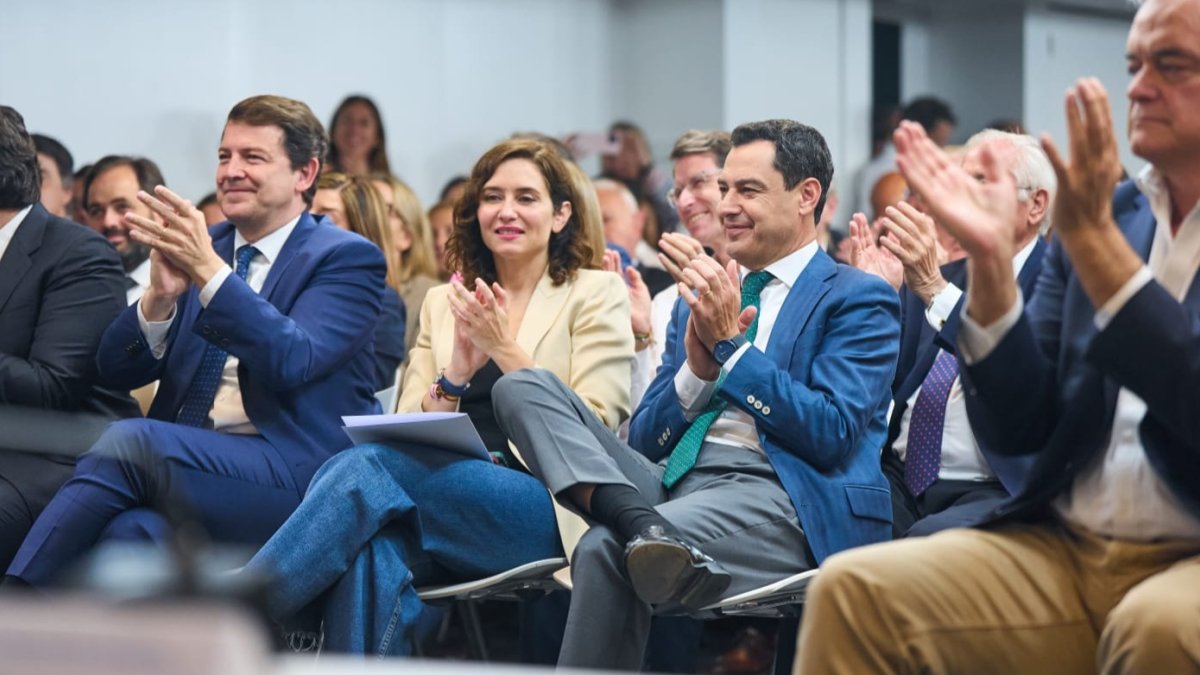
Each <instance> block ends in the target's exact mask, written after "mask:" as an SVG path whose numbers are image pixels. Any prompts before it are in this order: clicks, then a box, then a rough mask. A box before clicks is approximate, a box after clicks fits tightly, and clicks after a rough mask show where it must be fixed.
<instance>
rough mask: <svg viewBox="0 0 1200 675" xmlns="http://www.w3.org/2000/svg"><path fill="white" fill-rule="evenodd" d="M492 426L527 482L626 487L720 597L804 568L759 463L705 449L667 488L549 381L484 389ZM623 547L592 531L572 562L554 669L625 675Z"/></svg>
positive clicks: (643, 617)
mask: <svg viewBox="0 0 1200 675" xmlns="http://www.w3.org/2000/svg"><path fill="white" fill-rule="evenodd" d="M492 401H493V406H494V408H495V413H496V420H497V422H498V423H499V424H500V427H501V428H502V429H503V430H504V433H505V434H506V435H507V436H508V438H509V439H511V440H512V441H513V442H514V443H515V444H516V446H517V447H518V448H520V450H521V455H522V457H523V458H524V459H525V461H526V463H527V464H528V465H529V468H530V470H531V471H532V472H533V474H534V475H535V476H537V477H538V478H540V479H541V480H542V482H543V483H545V484H546V487H547V488H549V490H550V491H551V492H552V493H554V494H555V495H556V496H558V498H559V500H560V501H562V502H563V503H564V504H567V505H568V506H572V507H573V505H570V504H569V503H568V502H567V501H566V497H565V495H564V494H563V492H564V491H565V490H567V489H568V488H570V487H572V486H574V485H580V484H591V485H604V484H620V485H629V486H631V487H634V488H636V489H637V490H638V491H639V492H641V493H642V494H643V495H644V496H645V497H646V499H647V500H649V501H650V503H651V504H653V505H654V506H655V508H656V509H657V510H658V512H659V513H661V514H662V515H663V517H665V518H666V519H667V520H668V521H670V523H671V524H672V525H674V526H675V527H676V528H677V529H678V530H679V532H680V534H681V535H682V536H683V537H684V538H686V539H687V540H688V541H689V542H690V543H692V544H694V545H696V546H697V547H699V548H700V549H701V550H702V551H704V552H705V553H707V554H708V555H710V556H712V557H713V559H715V560H716V561H717V562H719V563H720V564H721V565H722V566H723V567H724V568H725V569H726V571H728V572H729V573H730V575H732V577H733V582H732V584H731V585H730V587H729V590H728V591H727V592H726V594H727V596H729V595H735V594H738V593H743V592H745V591H748V590H751V589H754V588H757V587H759V586H763V585H765V584H768V583H771V582H773V581H778V580H780V579H783V578H785V577H788V576H791V575H793V574H796V573H798V572H802V571H804V570H806V569H809V568H811V567H812V562H811V560H810V558H809V554H808V553H807V552H806V551H807V546H806V544H805V541H804V532H803V531H802V530H801V529H800V522H799V518H798V517H797V516H796V510H795V508H794V507H793V506H792V502H791V500H790V499H789V498H788V495H787V493H786V492H785V491H784V489H783V486H782V485H781V484H780V482H779V479H778V477H776V475H775V470H774V469H773V468H772V467H771V464H770V462H769V461H768V460H767V458H766V457H764V456H763V455H761V454H760V453H758V452H755V451H753V450H749V449H744V448H735V447H732V446H727V445H720V444H716V443H705V444H704V445H703V446H702V447H701V449H700V456H699V458H698V460H697V463H696V466H695V468H693V469H692V470H691V471H689V472H688V473H687V474H686V475H685V476H684V477H683V478H682V479H680V480H679V482H677V483H676V484H675V485H674V486H673V487H672V488H671V489H670V490H667V489H666V488H664V487H663V484H662V474H663V470H664V466H665V463H666V462H665V460H664V461H663V462H661V463H658V464H656V463H654V462H652V461H650V460H649V459H647V458H646V457H645V456H644V455H642V454H641V453H639V452H637V451H636V450H634V449H633V448H630V447H629V446H628V445H626V444H625V443H624V442H622V441H621V440H620V439H618V438H617V437H616V435H615V434H613V433H612V432H611V431H609V430H608V428H607V427H605V426H604V425H603V424H602V423H601V422H600V421H599V420H598V419H597V418H596V416H595V415H594V414H593V413H592V411H591V410H590V409H589V408H588V407H587V406H586V405H585V404H584V403H583V401H582V400H580V398H579V397H578V396H577V395H576V394H575V393H574V392H573V391H571V390H570V389H569V388H568V387H567V386H566V385H565V384H563V383H562V382H561V381H560V380H559V379H558V378H557V377H555V376H554V374H552V373H550V372H548V371H545V370H536V369H531V370H521V371H517V372H515V373H511V374H509V375H506V376H504V377H503V378H501V379H500V380H499V381H498V382H497V383H496V385H495V387H494V388H493V389H492ZM624 550H625V541H624V540H622V539H621V538H620V537H618V536H617V535H616V534H615V533H614V532H612V531H611V530H610V529H609V528H607V527H605V526H602V525H596V526H593V527H592V528H591V529H590V530H588V532H587V534H585V535H584V536H583V538H582V539H581V540H580V542H579V545H578V546H577V547H576V548H575V553H574V555H573V556H572V558H571V578H572V580H573V581H574V585H575V588H574V590H573V592H572V594H571V611H570V614H569V616H568V618H567V627H566V634H565V636H564V639H563V647H562V652H561V653H560V654H559V660H558V663H559V665H560V666H570V667H579V668H609V669H626V670H636V669H638V668H640V667H641V664H642V657H643V653H644V651H645V648H646V639H647V636H648V635H649V631H650V617H651V613H652V609H651V607H650V605H648V604H646V603H645V602H642V600H641V599H639V598H638V597H637V595H636V594H635V593H634V592H633V588H632V586H631V585H630V583H629V581H628V579H627V578H626V576H625V559H624Z"/></svg>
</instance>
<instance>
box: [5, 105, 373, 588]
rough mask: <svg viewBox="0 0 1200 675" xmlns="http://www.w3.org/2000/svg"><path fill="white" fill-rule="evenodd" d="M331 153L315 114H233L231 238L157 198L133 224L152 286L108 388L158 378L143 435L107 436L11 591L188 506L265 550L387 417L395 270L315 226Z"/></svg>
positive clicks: (133, 315) (119, 344) (291, 108)
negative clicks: (380, 350)
mask: <svg viewBox="0 0 1200 675" xmlns="http://www.w3.org/2000/svg"><path fill="white" fill-rule="evenodd" d="M325 148H326V139H325V133H324V130H323V128H322V127H321V123H320V122H319V121H318V120H317V119H316V117H315V116H313V114H312V111H311V110H309V108H308V106H306V105H305V104H304V103H301V102H299V101H294V100H291V99H286V98H282V97H277V96H256V97H253V98H249V99H246V100H244V101H242V102H241V103H238V104H237V105H236V106H234V108H233V110H232V111H231V112H230V114H229V118H228V121H227V122H226V125H225V130H224V132H223V134H222V137H221V145H220V149H219V151H218V160H219V163H218V168H217V193H218V197H219V199H220V204H221V210H222V211H223V212H224V213H225V215H226V216H227V217H228V218H229V222H225V223H221V224H218V225H216V226H214V227H213V228H212V229H211V230H210V229H208V228H207V227H206V226H205V223H204V217H203V215H202V214H201V213H200V211H199V210H197V209H196V208H195V207H193V206H192V204H191V203H190V202H188V201H186V200H183V199H181V198H179V197H178V196H177V195H175V194H174V193H172V192H171V191H169V190H167V189H166V188H164V187H159V188H158V189H157V190H156V191H155V192H156V194H155V195H149V194H146V193H144V192H143V193H140V194H139V195H138V198H139V199H140V200H142V201H143V202H144V203H145V204H147V205H148V206H149V207H150V208H151V209H153V210H154V211H155V212H156V213H157V214H159V215H160V216H162V218H163V220H162V222H159V221H155V220H150V219H148V218H145V217H142V216H137V215H133V214H128V215H127V216H126V219H127V221H128V223H129V225H130V227H131V235H130V236H131V237H133V238H134V239H135V240H136V241H138V242H139V243H142V244H145V245H146V246H149V247H150V249H151V251H152V252H151V261H152V262H151V265H152V269H151V280H150V287H149V288H148V289H147V290H146V293H145V294H144V295H143V296H142V298H141V300H140V301H139V302H138V303H136V304H134V305H132V306H130V307H129V308H128V309H126V310H125V311H124V312H123V313H122V314H121V315H120V316H119V317H118V318H117V319H116V320H115V321H114V322H113V324H112V325H111V326H109V328H108V330H107V331H106V332H105V334H104V337H103V338H102V340H101V344H100V351H99V354H98V356H97V363H98V366H99V371H100V377H101V379H102V380H103V381H104V382H106V383H107V384H109V385H111V386H114V387H118V388H121V389H131V388H134V387H139V386H142V385H145V384H148V383H150V382H152V381H154V380H159V382H160V384H159V388H158V392H157V395H156V396H155V399H154V403H153V405H152V406H151V408H150V411H149V416H148V417H149V419H144V420H143V419H138V420H126V421H122V422H118V423H115V424H113V425H112V426H110V427H109V429H108V430H107V431H106V432H105V433H104V435H103V436H101V437H100V439H99V440H98V441H97V442H96V444H95V445H94V446H93V447H92V449H91V450H90V451H89V452H88V453H87V454H85V455H84V456H82V457H81V458H80V460H79V463H78V465H77V468H76V471H75V475H74V477H73V478H72V479H71V480H70V481H68V482H67V484H66V485H64V486H63V488H62V489H61V490H60V491H59V493H58V494H57V495H56V496H55V497H54V499H53V500H52V501H51V502H50V504H49V505H48V506H47V507H46V509H45V511H43V513H42V515H41V516H40V517H39V518H38V520H37V521H36V523H35V524H34V526H33V529H32V531H31V532H30V533H29V535H28V536H27V537H26V539H25V542H24V543H23V544H22V546H21V548H20V550H19V551H18V553H17V556H16V559H15V560H14V562H13V563H12V566H11V567H10V568H9V569H8V575H9V577H8V583H18V584H19V583H24V584H28V585H34V586H38V585H44V584H47V583H51V582H52V581H53V579H54V577H55V576H56V575H57V573H58V572H60V571H61V570H62V569H63V568H64V567H65V566H67V565H69V564H70V563H71V562H73V561H74V560H76V559H77V558H78V557H79V556H80V555H82V554H83V553H85V552H86V551H87V550H88V549H89V548H90V547H91V546H93V545H94V544H95V543H96V542H97V541H98V540H100V539H102V538H160V537H161V536H163V534H164V533H165V530H166V523H165V521H164V520H163V518H162V517H161V516H160V515H159V513H158V512H157V511H156V510H155V509H154V507H155V506H157V505H161V504H164V503H168V502H173V503H183V504H186V505H188V506H190V507H191V509H190V510H191V511H192V512H193V514H194V516H195V517H196V518H197V519H199V521H200V522H201V523H202V524H203V525H204V526H205V527H206V528H207V529H208V531H209V533H210V534H211V535H212V536H213V537H214V538H215V539H218V540H222V541H230V542H243V543H248V544H258V543H262V542H263V541H265V540H266V539H267V538H268V537H269V536H270V534H271V533H272V532H273V531H274V530H275V529H276V527H278V525H279V524H280V523H282V522H283V521H284V520H285V519H286V518H287V516H288V515H289V514H290V513H291V512H292V510H293V509H294V508H295V507H296V505H297V504H299V502H300V498H301V496H302V495H303V494H304V490H305V488H306V487H307V485H308V482H309V479H310V478H311V476H312V474H313V472H315V471H316V469H317V467H319V466H320V465H321V464H322V462H324V461H325V459H326V458H328V457H329V456H330V455H331V454H332V453H334V452H337V451H338V450H340V449H342V448H344V447H346V446H348V445H349V439H348V438H346V437H345V436H344V435H343V434H342V432H341V428H340V426H341V423H340V416H342V415H347V414H369V413H372V412H377V411H378V405H377V404H376V403H375V400H374V397H373V391H372V390H373V386H372V383H373V375H372V373H373V370H372V368H373V359H374V356H373V353H372V351H373V349H372V336H373V335H374V333H375V324H376V322H377V321H378V317H379V311H380V310H379V308H380V298H381V295H382V292H383V287H384V269H385V264H384V258H383V254H382V253H381V252H380V251H379V249H378V248H376V247H375V246H374V245H372V244H371V243H369V242H368V241H366V240H365V239H362V238H361V237H358V236H356V235H353V234H350V233H347V232H343V231H341V230H338V229H336V228H333V227H329V226H327V225H323V224H319V223H318V222H317V221H316V220H314V219H313V217H312V216H311V215H310V214H309V213H308V206H309V205H310V203H311V199H312V194H313V191H314V184H315V181H316V178H317V175H318V174H319V173H320V170H321V163H322V160H323V157H324V154H325Z"/></svg>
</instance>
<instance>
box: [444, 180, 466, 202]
mask: <svg viewBox="0 0 1200 675" xmlns="http://www.w3.org/2000/svg"><path fill="white" fill-rule="evenodd" d="M469 182H471V179H470V178H467V177H466V176H454V177H452V178H451V179H450V180H448V181H446V184H445V185H443V186H442V191H441V192H439V193H438V201H439V202H444V201H447V198H448V197H449V196H450V192H451V191H452V190H453V189H454V188H456V187H458V186H459V185H462V184H463V183H469Z"/></svg>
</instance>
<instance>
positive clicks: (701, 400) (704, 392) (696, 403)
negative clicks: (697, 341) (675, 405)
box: [675, 361, 717, 422]
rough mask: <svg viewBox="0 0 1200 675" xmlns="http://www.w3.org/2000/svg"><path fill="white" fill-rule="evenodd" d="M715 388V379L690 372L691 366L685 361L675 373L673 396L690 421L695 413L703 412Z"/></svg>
mask: <svg viewBox="0 0 1200 675" xmlns="http://www.w3.org/2000/svg"><path fill="white" fill-rule="evenodd" d="M716 390H717V382H716V380H712V381H709V380H704V379H701V378H700V376H698V375H696V373H693V372H692V367H691V366H690V365H688V364H687V362H686V361H685V362H684V364H683V367H682V368H680V369H679V371H678V372H676V373H675V396H676V398H678V399H679V405H680V407H682V408H683V416H684V417H686V418H687V420H688V421H689V422H690V421H691V420H692V419H693V418H694V417H695V416H696V415H699V414H700V413H702V412H704V407H705V406H706V405H708V401H709V399H711V398H712V395H713V392H715V391H716Z"/></svg>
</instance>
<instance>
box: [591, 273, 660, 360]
mask: <svg viewBox="0 0 1200 675" xmlns="http://www.w3.org/2000/svg"><path fill="white" fill-rule="evenodd" d="M601 267H603V269H604V271H606V272H612V273H614V274H618V275H619V274H621V256H620V254H618V253H617V252H616V251H612V250H608V251H605V252H604V260H603V262H602V264H601ZM624 278H625V285H626V287H627V288H628V289H629V325H630V328H632V329H633V335H634V337H635V339H636V337H637V336H639V335H642V336H646V335H650V330H651V325H650V303H651V298H650V289H649V288H646V282H644V281H642V275H641V274H640V273H639V272H638V271H637V270H635V269H634V268H633V267H632V266H630V267H626V268H625V275H624ZM649 344H650V341H649V340H637V342H636V344H635V345H634V347H635V348H637V349H638V351H640V350H641V349H642V348H645V347H646V346H648V345H649Z"/></svg>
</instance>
